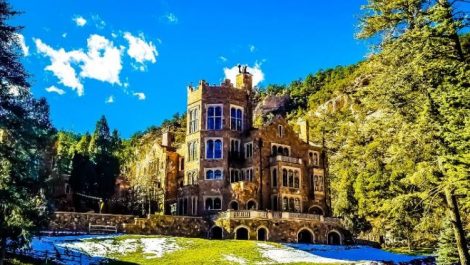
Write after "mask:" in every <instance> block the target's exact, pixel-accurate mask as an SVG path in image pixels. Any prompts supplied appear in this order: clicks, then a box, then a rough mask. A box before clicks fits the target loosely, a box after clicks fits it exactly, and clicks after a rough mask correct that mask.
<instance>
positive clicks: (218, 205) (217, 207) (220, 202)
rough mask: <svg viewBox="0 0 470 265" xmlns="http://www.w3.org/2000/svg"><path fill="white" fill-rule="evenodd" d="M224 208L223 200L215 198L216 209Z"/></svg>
mask: <svg viewBox="0 0 470 265" xmlns="http://www.w3.org/2000/svg"><path fill="white" fill-rule="evenodd" d="M220 209H222V201H221V200H220V198H215V199H214V210H220Z"/></svg>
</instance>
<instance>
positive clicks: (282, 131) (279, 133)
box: [277, 125, 284, 137]
mask: <svg viewBox="0 0 470 265" xmlns="http://www.w3.org/2000/svg"><path fill="white" fill-rule="evenodd" d="M277 135H278V136H279V137H282V136H284V127H282V125H279V126H277Z"/></svg>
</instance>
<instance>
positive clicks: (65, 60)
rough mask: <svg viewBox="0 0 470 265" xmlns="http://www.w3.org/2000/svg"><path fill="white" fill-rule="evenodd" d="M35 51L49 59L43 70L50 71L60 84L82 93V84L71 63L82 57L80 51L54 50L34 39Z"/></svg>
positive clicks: (80, 94) (79, 93)
mask: <svg viewBox="0 0 470 265" xmlns="http://www.w3.org/2000/svg"><path fill="white" fill-rule="evenodd" d="M34 42H35V43H36V48H37V51H38V52H39V53H41V54H43V55H45V56H48V57H49V58H50V60H51V64H50V65H48V66H46V68H45V70H47V71H51V72H52V73H53V74H54V75H55V76H56V77H57V78H58V79H59V82H60V83H61V84H63V85H64V86H66V87H70V88H72V89H73V90H76V91H77V94H78V95H79V96H82V95H83V85H82V83H81V82H80V80H79V79H78V77H77V73H76V71H75V69H74V68H73V67H72V66H71V63H74V62H79V61H80V60H79V58H80V57H82V52H81V51H71V52H66V51H65V50H64V49H63V48H61V49H59V50H54V49H53V48H51V47H50V46H48V45H47V44H45V43H43V42H42V41H41V40H40V39H35V40H34Z"/></svg>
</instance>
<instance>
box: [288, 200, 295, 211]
mask: <svg viewBox="0 0 470 265" xmlns="http://www.w3.org/2000/svg"><path fill="white" fill-rule="evenodd" d="M293 211H295V202H294V198H290V199H289V212H293Z"/></svg>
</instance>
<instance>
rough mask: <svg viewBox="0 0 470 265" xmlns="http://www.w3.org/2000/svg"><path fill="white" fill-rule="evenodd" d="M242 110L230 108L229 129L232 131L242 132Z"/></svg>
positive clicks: (234, 107)
mask: <svg viewBox="0 0 470 265" xmlns="http://www.w3.org/2000/svg"><path fill="white" fill-rule="evenodd" d="M242 125H243V108H241V107H236V106H231V107H230V129H231V130H232V131H242V129H243V126H242Z"/></svg>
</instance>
